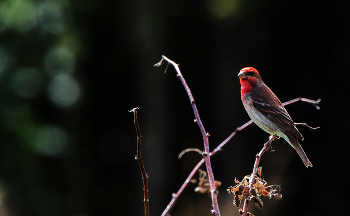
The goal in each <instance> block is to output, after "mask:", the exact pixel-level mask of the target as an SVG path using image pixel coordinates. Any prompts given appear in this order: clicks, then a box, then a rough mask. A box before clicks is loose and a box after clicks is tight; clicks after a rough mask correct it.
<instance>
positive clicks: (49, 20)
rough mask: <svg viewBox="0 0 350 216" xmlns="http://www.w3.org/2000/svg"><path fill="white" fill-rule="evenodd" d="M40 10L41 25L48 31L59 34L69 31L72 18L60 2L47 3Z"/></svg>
mask: <svg viewBox="0 0 350 216" xmlns="http://www.w3.org/2000/svg"><path fill="white" fill-rule="evenodd" d="M38 10H39V13H38V14H39V20H40V24H41V25H42V26H43V27H44V29H46V30H47V31H49V32H51V33H54V34H58V33H62V32H64V31H65V30H66V29H67V27H68V24H69V21H70V19H71V16H69V15H68V14H67V11H65V10H64V7H63V6H62V5H61V4H59V2H55V1H45V2H43V3H42V4H41V5H40V6H39V9H38Z"/></svg>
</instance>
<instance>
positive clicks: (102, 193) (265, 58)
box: [0, 0, 350, 216]
mask: <svg viewBox="0 0 350 216" xmlns="http://www.w3.org/2000/svg"><path fill="white" fill-rule="evenodd" d="M349 10H350V2H349V1H345V0H344V1H341V0H336V1H307V0H306V1H290V0H288V1H277V0H269V1H258V0H247V1H243V0H215V1H214V0H206V1H188V0H186V1H185V0H176V1H175V0H167V1H164V0H139V1H136V0H118V1H98V0H65V1H63V0H62V1H59V0H57V1H54V0H51V1H50V0H46V1H44V0H1V1H0V120H1V121H0V215H5V216H25V215H35V216H46V215H52V216H55V215H74V216H78V215H79V216H93V215H143V214H144V213H143V202H142V200H143V195H142V181H141V175H140V171H139V167H138V164H137V162H136V161H135V160H134V155H135V154H136V134H135V129H134V125H133V115H132V114H131V113H128V112H127V111H128V110H129V109H132V108H134V107H139V108H140V110H139V122H140V126H141V132H142V135H143V138H142V150H143V158H144V163H145V166H146V171H147V173H148V174H149V184H150V188H149V192H150V210H151V215H160V214H161V212H162V211H163V210H164V209H165V207H166V205H167V204H168V202H169V201H170V200H171V193H173V192H176V191H177V190H178V188H179V187H180V185H181V184H182V183H183V181H184V180H185V178H186V177H187V176H188V174H189V173H190V171H191V170H192V168H193V167H194V166H195V165H196V164H197V162H198V161H199V160H200V159H201V156H200V155H198V154H197V153H187V154H186V155H184V156H183V158H182V159H180V160H178V159H177V155H178V153H179V152H181V151H182V150H183V149H185V148H189V147H194V148H201V149H202V148H203V144H202V138H201V134H200V132H199V129H198V126H197V125H196V124H194V123H193V119H194V115H193V112H192V109H191V106H190V103H189V100H188V97H187V95H186V93H185V91H184V89H183V87H182V85H181V83H180V82H179V80H178V79H177V78H176V77H175V70H174V69H173V68H172V67H169V68H168V71H167V73H166V74H164V70H165V66H162V67H161V68H155V67H153V65H154V64H155V63H157V62H158V61H159V60H160V59H161V55H166V56H167V57H169V58H170V59H172V60H174V61H175V62H176V63H179V64H180V68H181V70H182V73H183V75H184V77H185V79H186V80H187V82H188V85H189V86H190V88H191V90H192V93H193V95H194V98H195V100H196V103H197V106H198V110H199V114H200V115H201V118H202V121H203V123H204V126H205V128H206V130H207V131H208V132H209V133H210V134H211V137H210V146H211V150H212V149H214V147H215V146H217V145H218V144H219V143H221V142H222V141H223V140H224V139H225V138H226V137H227V136H228V135H229V134H231V133H232V132H233V131H234V130H235V128H236V127H238V126H240V125H242V124H243V123H245V122H246V121H248V120H249V117H248V115H247V114H246V112H245V110H244V108H243V105H242V104H241V101H240V92H239V90H240V84H239V80H238V78H237V74H238V72H239V70H240V69H241V68H243V67H246V66H253V67H255V68H257V69H258V70H259V72H260V74H261V76H262V77H263V80H264V82H265V83H266V84H267V85H268V86H269V87H270V88H271V89H272V90H273V91H274V92H275V93H276V94H277V96H278V97H279V98H280V100H281V101H282V102H283V101H287V100H290V99H293V98H296V97H299V96H301V97H306V98H310V99H318V98H322V102H321V110H320V111H317V110H316V109H315V108H314V107H313V106H312V105H309V104H306V103H302V102H299V103H296V104H293V105H290V106H288V107H287V109H288V111H289V113H290V114H291V116H292V117H293V119H294V120H295V121H296V122H307V123H308V124H309V125H311V126H321V129H319V131H318V132H313V131H309V130H308V129H306V128H304V127H299V129H300V131H301V133H302V134H303V135H304V137H305V140H304V141H303V142H302V143H301V144H302V146H303V148H304V150H305V152H306V153H307V155H308V157H309V159H310V160H311V162H312V163H313V165H314V167H313V168H308V169H306V168H305V166H304V165H303V163H302V161H301V160H300V158H299V157H298V155H297V154H296V152H295V151H294V150H293V149H292V148H291V147H290V146H289V145H288V144H287V143H286V142H285V141H284V140H278V141H277V142H274V144H273V147H274V149H275V152H273V153H270V152H268V153H266V154H265V155H264V156H263V158H262V161H261V165H262V166H263V168H264V169H263V171H264V177H265V179H266V180H267V182H268V183H269V184H279V185H281V187H282V191H281V193H282V195H283V200H282V201H281V200H277V199H271V200H269V199H268V198H263V201H264V207H263V209H262V210H259V209H257V208H256V207H254V206H251V207H250V210H251V211H252V212H253V213H254V214H255V215H341V214H344V212H346V209H344V208H346V206H347V205H348V200H347V198H346V193H347V187H346V184H347V181H348V179H347V172H348V163H349V144H348V134H349V132H348V130H349V123H348V122H349V119H350V115H349V112H348V110H349V96H348V93H349V88H348V85H349V84H348V83H349V79H350V73H349V72H350V71H349V62H350V61H349V58H350V49H349V48H350V46H349V45H350V43H349V38H350V31H349V30H350V16H349ZM267 139H268V134H266V133H265V132H264V131H262V130H261V129H259V128H258V127H256V126H251V127H248V128H247V129H245V130H244V131H242V132H240V133H238V134H237V135H236V136H235V137H234V138H233V139H232V140H231V142H230V143H229V144H228V145H227V146H225V147H224V149H223V151H221V152H220V153H218V154H217V155H215V156H214V157H213V158H212V165H213V171H214V176H215V179H218V180H220V181H221V182H222V186H221V188H220V190H219V204H220V209H221V213H222V215H239V214H238V211H237V208H236V207H235V206H233V205H232V195H229V194H227V192H226V189H227V187H229V186H230V185H234V179H235V177H237V179H239V180H241V179H242V178H243V177H244V176H245V175H248V174H250V173H251V171H252V167H253V163H254V159H255V155H256V153H257V152H258V151H259V150H260V149H261V147H262V144H263V143H264V142H265V141H266V140H267ZM203 169H204V167H203ZM194 188H195V185H189V186H188V187H187V188H186V190H185V191H184V193H183V194H182V196H181V197H180V198H179V200H178V202H177V204H176V205H175V207H174V209H173V210H172V211H171V214H172V215H211V214H210V209H211V201H210V198H209V197H208V196H207V195H202V194H196V193H194V192H193V190H194Z"/></svg>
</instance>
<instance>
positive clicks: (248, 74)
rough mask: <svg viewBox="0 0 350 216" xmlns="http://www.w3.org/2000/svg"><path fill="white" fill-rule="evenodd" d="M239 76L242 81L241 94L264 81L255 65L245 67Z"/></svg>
mask: <svg viewBox="0 0 350 216" xmlns="http://www.w3.org/2000/svg"><path fill="white" fill-rule="evenodd" d="M238 77H239V81H240V83H241V96H243V95H244V94H245V93H247V92H250V91H252V89H253V88H255V87H257V86H258V85H259V84H260V83H261V82H262V80H261V77H260V74H259V72H258V70H257V69H255V68H253V67H245V68H243V69H242V70H241V71H240V72H239V74H238Z"/></svg>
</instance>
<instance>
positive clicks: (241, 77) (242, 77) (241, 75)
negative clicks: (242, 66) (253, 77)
mask: <svg viewBox="0 0 350 216" xmlns="http://www.w3.org/2000/svg"><path fill="white" fill-rule="evenodd" d="M238 77H239V78H240V79H247V75H245V74H244V73H243V71H241V72H239V74H238Z"/></svg>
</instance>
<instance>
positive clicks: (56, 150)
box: [35, 125, 68, 156]
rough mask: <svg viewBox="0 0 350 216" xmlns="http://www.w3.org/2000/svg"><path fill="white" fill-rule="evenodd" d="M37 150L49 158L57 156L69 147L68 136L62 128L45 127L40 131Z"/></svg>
mask: <svg viewBox="0 0 350 216" xmlns="http://www.w3.org/2000/svg"><path fill="white" fill-rule="evenodd" d="M35 143H36V149H37V151H38V152H39V153H41V154H44V155H47V156H56V155H59V154H60V153H62V152H63V151H64V150H65V148H66V146H67V145H68V134H67V132H66V131H65V130H63V129H62V128H59V127H57V126H53V125H45V126H42V127H40V128H39V129H38V133H37V137H36V141H35Z"/></svg>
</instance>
